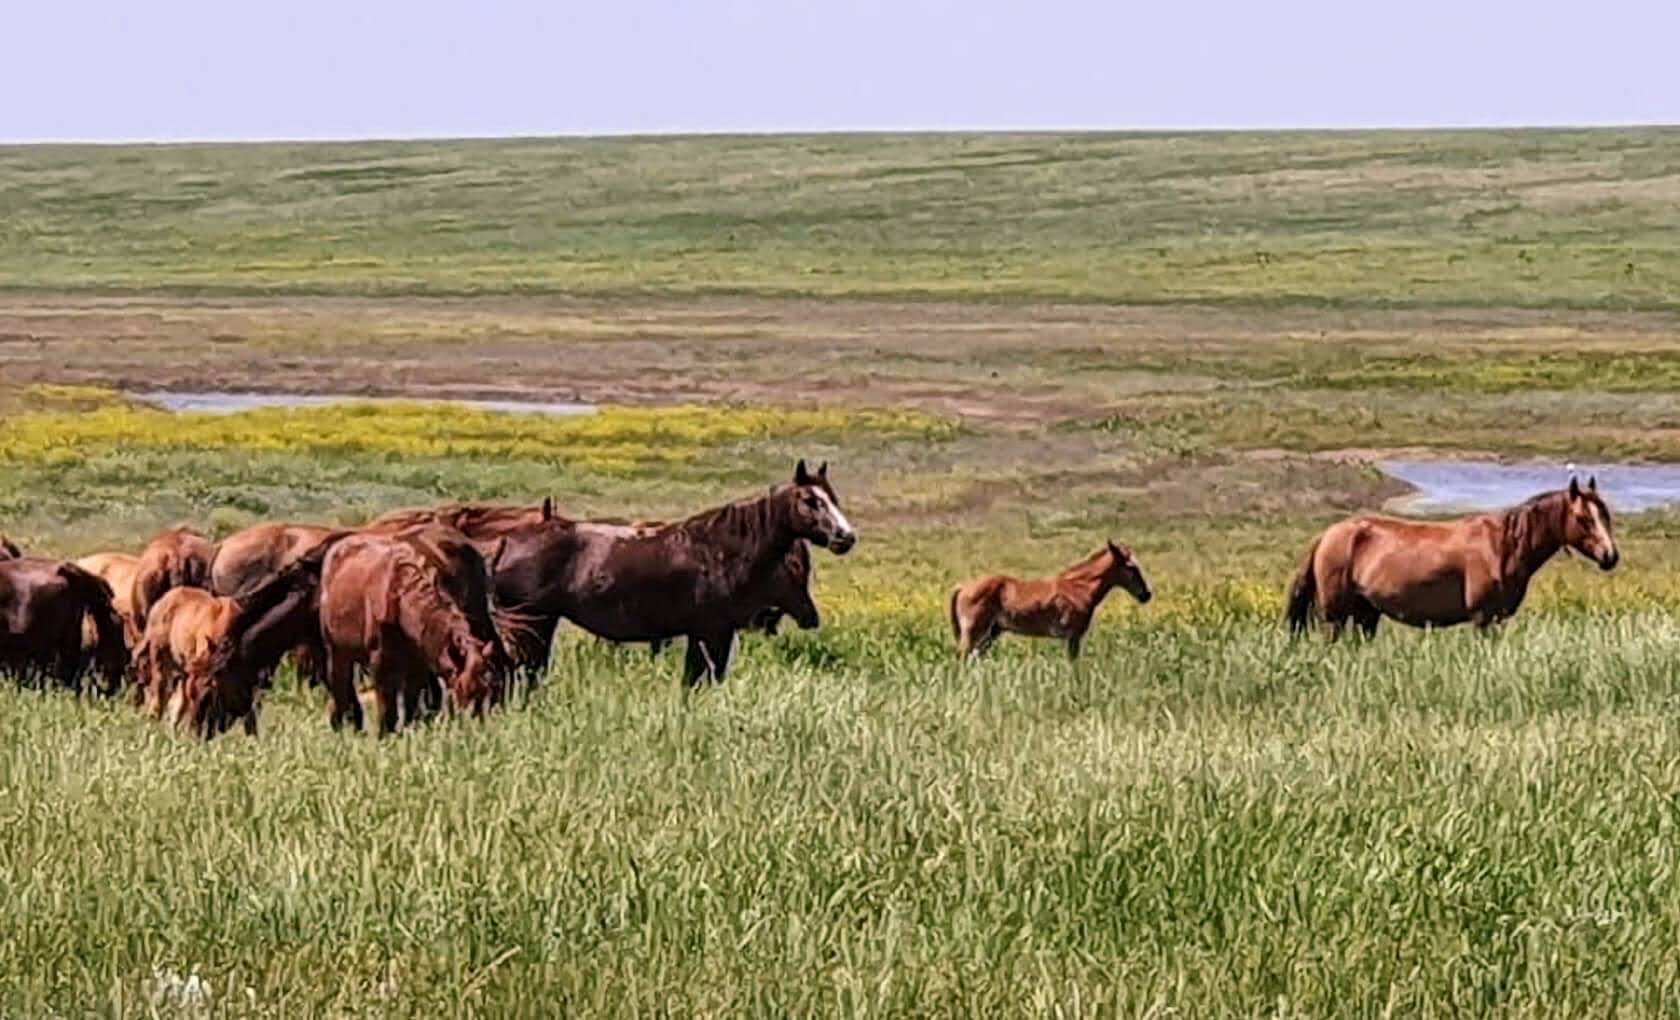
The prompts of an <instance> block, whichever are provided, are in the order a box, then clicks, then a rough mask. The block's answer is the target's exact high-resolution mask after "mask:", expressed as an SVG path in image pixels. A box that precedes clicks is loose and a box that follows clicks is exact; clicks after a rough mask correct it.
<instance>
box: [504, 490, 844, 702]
mask: <svg viewBox="0 0 1680 1020" xmlns="http://www.w3.org/2000/svg"><path fill="white" fill-rule="evenodd" d="M801 539H804V540H806V541H809V542H811V543H812V544H814V545H818V546H822V547H824V548H826V549H828V550H829V551H830V552H833V553H835V554H836V555H845V554H846V553H847V552H848V551H850V550H851V548H852V547H853V546H854V545H855V544H856V542H857V533H856V532H855V531H854V530H853V529H852V525H851V522H849V521H848V520H846V516H845V514H844V513H843V512H842V511H841V509H840V499H839V497H838V496H837V495H836V494H835V492H834V487H833V486H832V485H831V484H830V483H829V480H828V465H827V464H826V463H824V464H823V465H822V466H821V467H819V468H818V469H817V472H816V473H815V474H812V473H811V472H809V471H808V470H807V469H806V467H805V462H804V461H803V460H801V461H800V462H799V464H798V466H797V467H796V468H795V469H794V474H793V481H792V482H791V483H784V484H781V485H777V486H775V487H773V488H771V489H770V491H769V492H768V493H766V494H765V495H762V496H757V497H754V498H751V499H743V500H739V501H737V502H734V503H729V504H726V505H724V506H721V507H716V508H714V509H711V510H706V511H703V512H701V513H698V514H695V515H694V516H692V517H688V518H685V519H683V520H680V521H674V522H672V523H669V524H665V525H662V526H659V527H655V528H651V529H643V528H636V527H633V526H624V525H606V524H592V523H590V522H587V521H569V520H560V519H554V520H549V521H544V522H539V523H537V524H534V525H527V526H526V527H524V528H521V529H519V530H516V531H513V532H510V533H509V534H508V535H507V542H508V545H507V552H506V555H505V556H504V557H503V559H502V563H501V566H500V568H499V569H498V570H497V571H496V576H495V582H496V600H497V602H498V604H500V605H502V606H505V607H510V608H512V609H514V610H517V611H519V612H522V613H528V614H530V615H532V616H533V617H537V618H541V619H555V620H558V619H562V618H563V619H567V620H571V621H572V622H573V623H575V624H577V625H578V626H580V627H582V628H583V629H584V630H587V631H589V632H590V633H592V634H594V635H596V636H597V637H603V638H606V639H607V640H609V641H616V642H651V641H657V640H661V639H665V638H674V637H686V638H687V639H688V652H687V655H686V657H685V660H684V664H683V684H684V686H685V687H694V686H696V685H697V684H699V683H701V682H702V681H703V680H705V681H711V682H721V681H722V680H723V679H724V677H725V676H726V675H727V673H728V670H729V662H730V659H731V657H732V656H733V654H734V645H735V634H736V632H737V631H739V630H740V629H741V628H742V627H744V626H746V625H748V624H749V623H750V622H751V621H752V619H753V617H754V616H756V615H757V614H758V612H759V611H760V610H761V609H764V608H765V607H766V606H767V605H768V604H769V603H770V600H771V598H772V597H773V595H772V593H773V591H774V590H775V578H776V574H777V572H778V571H779V570H780V569H781V568H782V565H783V564H784V563H785V562H786V561H787V557H788V556H789V554H790V553H791V551H792V549H793V546H794V544H795V543H796V542H798V541H799V540H801Z"/></svg>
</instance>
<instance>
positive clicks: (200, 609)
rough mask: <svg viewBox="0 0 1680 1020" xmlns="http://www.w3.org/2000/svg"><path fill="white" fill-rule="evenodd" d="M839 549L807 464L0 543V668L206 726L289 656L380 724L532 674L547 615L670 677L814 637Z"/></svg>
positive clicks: (834, 500) (829, 502) (831, 506)
mask: <svg viewBox="0 0 1680 1020" xmlns="http://www.w3.org/2000/svg"><path fill="white" fill-rule="evenodd" d="M856 541H857V535H856V533H855V532H854V531H853V530H852V526H851V523H850V522H849V521H847V519H846V516H845V514H844V513H843V512H842V511H841V509H840V500H839V497H838V496H837V495H836V494H835V491H834V487H833V486H832V485H831V484H830V482H829V479H828V465H827V464H826V463H825V464H823V465H821V466H820V467H818V468H817V470H816V471H815V472H811V471H809V470H808V469H807V468H806V466H805V462H804V461H800V462H799V464H798V466H797V467H796V468H795V469H794V474H793V479H792V481H791V482H788V483H784V484H781V485H776V486H774V487H772V488H771V489H769V491H768V492H766V493H765V494H763V495H760V496H756V497H753V498H750V499H743V500H739V501H737V502H734V503H729V504H726V505H724V506H721V507H717V508H714V509H711V510H707V511H704V512H702V513H698V514H695V515H694V516H692V517H688V518H686V519H684V520H680V521H675V522H669V523H665V522H658V521H642V522H633V523H632V522H626V521H622V520H574V519H571V518H567V517H564V516H561V515H559V514H557V513H555V511H554V506H553V502H552V501H551V500H544V501H543V503H542V504H541V505H540V506H534V507H524V506H501V505H463V504H456V505H449V506H443V507H439V508H436V509H427V510H402V511H396V512H393V513H389V514H386V515H385V516H383V517H380V518H377V519H375V520H374V521H373V522H372V523H370V524H368V525H367V526H365V527H362V528H356V529H337V528H326V527H320V526H316V525H307V524H287V523H268V524H259V525H257V526H255V527H252V528H249V529H246V530H245V531H241V532H238V533H236V534H234V535H232V536H230V537H228V538H227V539H226V540H224V541H222V542H220V543H213V542H211V541H210V540H209V539H208V538H206V537H205V536H204V535H202V534H200V533H198V532H197V531H194V530H193V529H191V528H188V527H178V528H174V529H171V530H169V531H166V532H164V533H163V534H161V535H158V536H157V537H156V538H154V539H153V540H152V541H151V542H150V543H149V544H148V545H147V546H146V547H145V548H144V549H143V550H142V551H141V552H140V553H139V555H137V556H129V555H124V554H119V553H102V554H98V555H95V556H89V557H84V558H83V559H81V560H79V561H76V562H61V561H56V560H51V559H44V558H34V557H26V556H23V555H22V554H21V552H20V551H19V550H18V549H17V548H16V547H15V546H12V545H10V544H9V543H7V544H6V545H5V546H4V549H3V551H0V670H3V671H5V672H8V673H11V674H12V675H14V676H16V677H18V678H20V679H21V680H23V681H24V682H26V683H31V684H35V685H39V684H42V683H45V682H48V681H53V682H57V683H59V684H62V685H65V686H69V687H75V688H80V687H81V686H82V685H83V681H84V678H85V677H86V676H87V675H89V674H92V675H93V676H94V677H95V678H96V679H97V682H98V686H99V688H100V689H101V690H103V691H104V692H106V693H113V694H114V693H116V692H117V691H119V690H120V689H121V687H122V686H123V685H124V684H125V683H129V684H131V687H132V697H133V700H134V701H135V703H136V704H137V705H139V706H141V707H142V708H143V709H144V710H146V711H147V712H148V713H149V714H152V715H154V716H160V717H167V718H168V719H169V720H170V721H171V722H172V723H174V724H177V725H180V726H182V727H183V728H188V729H190V730H192V731H193V732H196V733H198V734H200V735H203V736H206V737H209V736H214V735H216V734H218V733H221V732H224V731H226V730H227V729H229V728H231V727H232V726H233V724H234V723H236V722H243V724H244V726H245V728H246V730H247V731H249V732H253V733H254V732H255V731H256V725H257V712H258V701H259V698H258V693H259V691H260V690H261V689H263V688H264V687H265V686H267V684H268V682H269V679H270V677H271V676H272V674H273V672H274V670H275V669H276V668H277V666H278V665H279V663H280V661H281V660H282V659H283V658H285V657H286V656H288V655H291V656H293V657H294V659H295V661H296V663H297V666H298V670H299V672H300V673H301V674H302V675H303V676H304V677H305V678H306V680H308V681H309V682H310V683H311V684H316V685H324V686H325V687H326V688H327V691H328V694H329V695H330V696H331V699H332V712H331V722H332V725H333V727H334V728H339V727H342V726H344V725H345V724H346V723H349V724H350V725H352V726H354V727H355V728H357V729H360V728H361V727H362V725H363V722H364V719H363V709H362V702H361V699H360V697H359V696H358V692H357V684H356V677H357V673H358V671H360V672H362V673H363V674H365V675H366V677H367V679H368V680H369V681H370V686H371V688H372V695H373V700H374V702H375V703H376V705H377V708H378V726H379V731H380V732H381V733H390V732H393V731H395V730H396V729H398V727H399V726H400V725H402V724H403V722H405V721H412V720H415V719H417V718H420V717H423V716H425V715H429V714H432V713H435V712H437V711H439V710H440V709H442V708H443V707H444V706H445V705H448V706H449V707H451V708H453V709H455V710H458V711H463V712H468V713H472V714H481V713H483V712H484V711H485V710H486V709H487V708H489V707H490V706H492V705H494V704H496V703H497V702H499V701H500V700H502V698H503V697H504V696H505V695H506V693H507V690H508V687H509V684H510V683H511V682H512V681H513V680H514V679H515V678H516V677H517V676H518V675H519V674H521V673H523V674H524V675H525V676H526V677H527V678H528V679H530V680H534V679H535V678H537V677H540V676H541V675H543V674H544V673H545V672H546V671H547V665H548V655H549V649H550V645H551V643H552V639H553V635H554V631H555V628H556V627H557V626H558V625H559V622H560V621H561V620H562V619H566V620H571V621H573V622H574V623H576V624H577V625H578V626H580V627H582V628H584V629H585V630H588V631H590V632H592V633H594V634H596V635H598V636H600V637H603V638H606V639H608V640H611V641H615V642H648V643H652V644H655V645H656V647H657V646H658V645H661V644H663V643H664V642H666V641H669V640H671V639H673V638H677V637H684V638H686V639H687V642H688V651H687V656H686V658H685V662H684V666H683V680H684V683H685V684H687V685H690V686H692V685H695V684H699V683H702V682H707V681H713V682H715V681H721V680H722V679H723V678H724V676H725V675H726V674H727V672H728V670H729V664H730V658H731V656H732V655H733V652H734V647H735V637H736V634H737V632H739V631H740V630H741V629H743V628H746V627H762V628H764V629H767V630H770V631H772V632H773V631H774V630H775V628H776V626H777V625H778V623H779V621H780V619H781V617H782V616H783V615H789V616H792V617H793V618H794V619H795V620H796V621H797V622H798V623H799V624H800V626H802V627H815V626H816V625H817V623H818V615H817V610H816V607H815V605H814V604H813V603H812V601H811V596H810V590H809V580H810V553H809V549H808V546H809V545H817V546H821V547H824V548H827V549H829V550H831V551H833V552H834V553H837V554H844V553H846V552H847V551H849V550H850V549H851V548H852V546H853V545H854V544H855V543H856Z"/></svg>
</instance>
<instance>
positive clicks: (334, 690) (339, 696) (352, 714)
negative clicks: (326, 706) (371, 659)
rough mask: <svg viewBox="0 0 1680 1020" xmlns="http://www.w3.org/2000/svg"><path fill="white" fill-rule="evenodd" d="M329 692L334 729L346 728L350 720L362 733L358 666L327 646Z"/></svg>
mask: <svg viewBox="0 0 1680 1020" xmlns="http://www.w3.org/2000/svg"><path fill="white" fill-rule="evenodd" d="M326 650H327V692H328V693H329V694H331V695H332V702H333V705H332V728H333V729H335V730H341V729H343V728H344V720H345V719H346V718H348V719H349V720H350V723H351V726H353V727H354V728H355V729H356V731H357V732H360V731H361V728H362V724H363V719H362V701H361V699H360V698H358V697H356V664H355V663H354V662H352V661H351V660H350V657H349V656H347V655H345V654H344V653H343V652H342V651H339V650H337V649H335V648H334V647H333V646H332V645H331V644H328V645H327V649H326Z"/></svg>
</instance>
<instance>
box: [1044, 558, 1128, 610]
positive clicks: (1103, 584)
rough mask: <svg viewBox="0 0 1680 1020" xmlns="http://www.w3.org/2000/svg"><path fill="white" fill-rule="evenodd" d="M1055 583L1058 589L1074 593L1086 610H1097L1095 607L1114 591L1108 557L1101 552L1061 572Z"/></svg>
mask: <svg viewBox="0 0 1680 1020" xmlns="http://www.w3.org/2000/svg"><path fill="white" fill-rule="evenodd" d="M1057 581H1058V582H1060V584H1059V587H1062V588H1064V589H1066V590H1071V591H1073V592H1074V593H1076V594H1077V595H1078V597H1079V598H1080V600H1081V601H1082V602H1084V603H1085V608H1086V609H1095V608H1097V605H1098V604H1099V603H1101V602H1102V600H1103V599H1105V598H1107V597H1108V593H1109V592H1111V591H1113V590H1114V578H1113V576H1112V574H1111V573H1110V571H1109V569H1108V557H1107V556H1106V555H1104V554H1103V553H1101V552H1099V553H1097V554H1096V555H1094V556H1091V557H1089V558H1087V559H1084V560H1081V561H1080V562H1078V563H1076V564H1074V565H1073V566H1071V567H1069V568H1068V569H1066V570H1064V571H1062V573H1061V575H1060V576H1059V577H1058V578H1057Z"/></svg>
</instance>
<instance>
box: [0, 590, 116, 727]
mask: <svg viewBox="0 0 1680 1020" xmlns="http://www.w3.org/2000/svg"><path fill="white" fill-rule="evenodd" d="M111 603H112V597H111V586H110V585H108V584H106V583H105V582H104V581H102V580H100V579H99V578H97V577H95V576H94V575H92V574H90V573H88V572H87V571H86V570H83V569H82V568H81V567H78V566H76V565H75V564H74V563H61V562H59V561H57V560H47V559H36V558H32V557H17V558H15V559H6V560H0V673H9V674H11V675H12V676H14V677H16V678H17V679H18V680H19V681H20V682H22V683H24V684H28V685H32V686H33V685H38V684H40V683H41V681H42V680H44V679H46V678H47V677H51V678H52V679H54V680H56V681H58V683H59V684H61V685H63V686H65V687H70V688H80V686H81V681H82V676H83V673H84V671H85V670H86V667H87V666H88V665H89V664H90V662H91V663H92V664H93V665H94V666H95V667H96V668H97V669H98V671H99V674H100V676H101V677H102V679H103V680H104V692H105V693H107V694H115V693H116V692H117V690H118V689H120V688H121V686H122V680H123V674H124V673H125V672H126V671H127V669H128V645H127V643H126V642H125V641H124V640H123V625H122V620H121V618H120V617H118V615H117V611H116V609H115V608H114V607H113V606H112V604H111ZM84 619H92V620H93V621H94V630H95V633H96V635H97V637H98V640H97V641H96V642H95V645H94V647H93V648H92V649H90V650H84V648H83V645H82V621H83V620H84ZM90 652H91V655H90V654H89V653H90Z"/></svg>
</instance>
